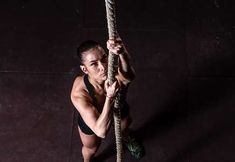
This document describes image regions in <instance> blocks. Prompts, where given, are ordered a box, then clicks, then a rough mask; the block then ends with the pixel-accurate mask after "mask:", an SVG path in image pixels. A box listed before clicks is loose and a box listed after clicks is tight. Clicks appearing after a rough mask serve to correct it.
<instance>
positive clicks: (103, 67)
mask: <svg viewBox="0 0 235 162" xmlns="http://www.w3.org/2000/svg"><path fill="white" fill-rule="evenodd" d="M105 68H106V64H105V63H102V62H100V70H102V71H105Z"/></svg>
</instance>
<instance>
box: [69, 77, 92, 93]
mask: <svg viewBox="0 0 235 162" xmlns="http://www.w3.org/2000/svg"><path fill="white" fill-rule="evenodd" d="M83 77H84V76H78V77H76V79H75V80H74V83H73V88H72V92H71V95H73V96H76V97H84V96H85V97H87V96H89V95H88V93H87V90H86V86H85V84H84V81H83Z"/></svg>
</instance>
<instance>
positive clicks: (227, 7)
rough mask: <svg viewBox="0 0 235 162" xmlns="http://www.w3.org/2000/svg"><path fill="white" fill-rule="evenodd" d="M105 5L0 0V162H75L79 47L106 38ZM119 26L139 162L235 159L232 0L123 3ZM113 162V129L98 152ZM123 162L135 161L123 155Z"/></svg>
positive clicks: (96, 1) (84, 0) (77, 158)
mask: <svg viewBox="0 0 235 162" xmlns="http://www.w3.org/2000/svg"><path fill="white" fill-rule="evenodd" d="M104 6H105V5H104V1H100V0H93V1H92V0H67V1H66V0H5V1H1V2H0V93H1V96H0V144H1V146H0V162H78V161H82V160H81V153H80V149H81V142H80V139H79V135H78V132H77V128H76V123H75V117H74V108H73V105H72V104H71V102H70V90H71V87H72V83H73V80H74V78H75V77H76V75H78V74H80V71H79V68H78V67H77V65H78V64H77V60H76V46H77V45H78V44H79V43H81V42H82V41H84V40H87V39H94V40H96V41H99V42H102V43H103V44H105V42H106V40H107V38H108V34H107V29H106V17H105V16H106V15H105V7H104ZM116 8H117V9H116V10H117V25H118V31H119V34H120V36H121V37H122V39H123V41H124V43H125V44H126V46H127V49H128V50H129V52H130V53H131V55H132V61H133V66H134V67H135V69H136V73H137V77H136V79H135V81H134V82H133V84H132V85H131V87H130V91H129V93H128V101H129V103H130V105H131V109H132V110H131V114H132V116H133V119H134V122H133V125H132V129H133V130H134V131H135V132H136V135H137V136H138V137H139V139H140V140H142V142H143V144H144V146H145V148H146V156H145V157H144V158H143V159H141V160H139V161H144V162H145V161H146V162H234V161H235V155H234V150H235V148H234V145H235V140H234V136H235V132H234V130H235V128H234V122H235V118H234V113H235V55H234V52H235V51H234V45H235V42H234V32H235V19H234V14H235V5H234V3H233V1H232V0H178V1H175V0H145V1H142V0H135V1H134V0H124V1H118V2H117V4H116ZM98 156H99V158H100V161H109V162H110V161H115V152H114V143H113V131H111V132H110V133H109V134H108V137H107V139H106V140H105V141H103V143H102V146H101V148H100V150H99V152H98ZM123 161H128V162H129V161H136V160H134V159H133V158H132V157H131V156H130V154H129V153H128V152H126V153H125V154H124V160H123Z"/></svg>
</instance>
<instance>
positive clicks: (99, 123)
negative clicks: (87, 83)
mask: <svg viewBox="0 0 235 162" xmlns="http://www.w3.org/2000/svg"><path fill="white" fill-rule="evenodd" d="M77 82H79V81H77ZM71 101H72V103H73V105H74V106H75V108H76V109H77V110H78V112H79V113H80V115H81V117H82V119H83V120H84V122H85V123H86V124H87V125H88V126H89V128H90V129H91V130H92V131H93V132H94V133H95V134H96V135H97V136H99V137H101V138H105V135H106V133H107V131H108V129H109V127H110V123H111V119H112V118H111V117H112V111H111V107H112V104H113V100H112V98H111V97H106V98H105V102H104V105H103V109H102V112H101V113H99V112H98V111H97V108H96V107H95V106H94V105H93V103H92V99H91V97H90V96H89V94H88V92H87V91H86V90H84V89H83V88H81V84H79V83H76V81H75V83H74V86H73V89H72V92H71Z"/></svg>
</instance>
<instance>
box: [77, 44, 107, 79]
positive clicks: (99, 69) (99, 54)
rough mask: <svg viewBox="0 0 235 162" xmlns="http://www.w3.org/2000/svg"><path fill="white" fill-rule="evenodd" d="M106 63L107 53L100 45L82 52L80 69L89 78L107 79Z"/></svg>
mask: <svg viewBox="0 0 235 162" xmlns="http://www.w3.org/2000/svg"><path fill="white" fill-rule="evenodd" d="M107 65H108V61H107V55H106V54H105V51H104V49H103V48H102V47H96V48H92V49H90V50H88V51H86V52H84V53H83V65H81V69H82V71H83V72H84V73H86V74H88V75H89V77H90V78H92V79H95V80H97V81H105V80H106V79H107Z"/></svg>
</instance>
